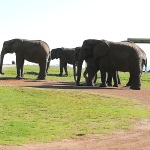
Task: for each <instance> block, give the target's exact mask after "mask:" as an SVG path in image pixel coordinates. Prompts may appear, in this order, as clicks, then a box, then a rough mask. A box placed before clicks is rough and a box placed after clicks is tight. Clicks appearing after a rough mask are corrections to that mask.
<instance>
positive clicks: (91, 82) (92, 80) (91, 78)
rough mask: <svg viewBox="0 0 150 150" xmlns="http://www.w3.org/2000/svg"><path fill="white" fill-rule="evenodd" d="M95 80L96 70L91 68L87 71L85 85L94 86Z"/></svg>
mask: <svg viewBox="0 0 150 150" xmlns="http://www.w3.org/2000/svg"><path fill="white" fill-rule="evenodd" d="M96 80H97V70H92V72H88V78H87V85H88V86H94V85H95V83H96Z"/></svg>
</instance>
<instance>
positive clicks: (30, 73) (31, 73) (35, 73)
mask: <svg viewBox="0 0 150 150" xmlns="http://www.w3.org/2000/svg"><path fill="white" fill-rule="evenodd" d="M26 74H29V75H38V73H37V72H34V71H31V72H27V73H26Z"/></svg>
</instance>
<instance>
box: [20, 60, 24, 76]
mask: <svg viewBox="0 0 150 150" xmlns="http://www.w3.org/2000/svg"><path fill="white" fill-rule="evenodd" d="M23 67H24V60H23V61H22V64H21V77H22V78H23V77H24V71H23Z"/></svg>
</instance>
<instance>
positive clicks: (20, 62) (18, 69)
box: [16, 53, 23, 79]
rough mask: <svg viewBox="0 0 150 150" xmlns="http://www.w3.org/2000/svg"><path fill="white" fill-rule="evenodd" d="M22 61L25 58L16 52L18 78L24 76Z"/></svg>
mask: <svg viewBox="0 0 150 150" xmlns="http://www.w3.org/2000/svg"><path fill="white" fill-rule="evenodd" d="M22 62H23V58H22V57H21V56H20V55H19V54H18V53H16V68H17V76H16V79H21V78H22V75H21V73H22V70H23V68H22V65H23V64H22Z"/></svg>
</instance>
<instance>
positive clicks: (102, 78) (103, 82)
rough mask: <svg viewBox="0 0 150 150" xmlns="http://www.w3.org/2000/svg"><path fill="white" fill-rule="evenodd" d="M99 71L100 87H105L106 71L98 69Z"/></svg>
mask: <svg viewBox="0 0 150 150" xmlns="http://www.w3.org/2000/svg"><path fill="white" fill-rule="evenodd" d="M100 72H101V82H102V83H101V84H100V87H107V84H106V71H104V70H100Z"/></svg>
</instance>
